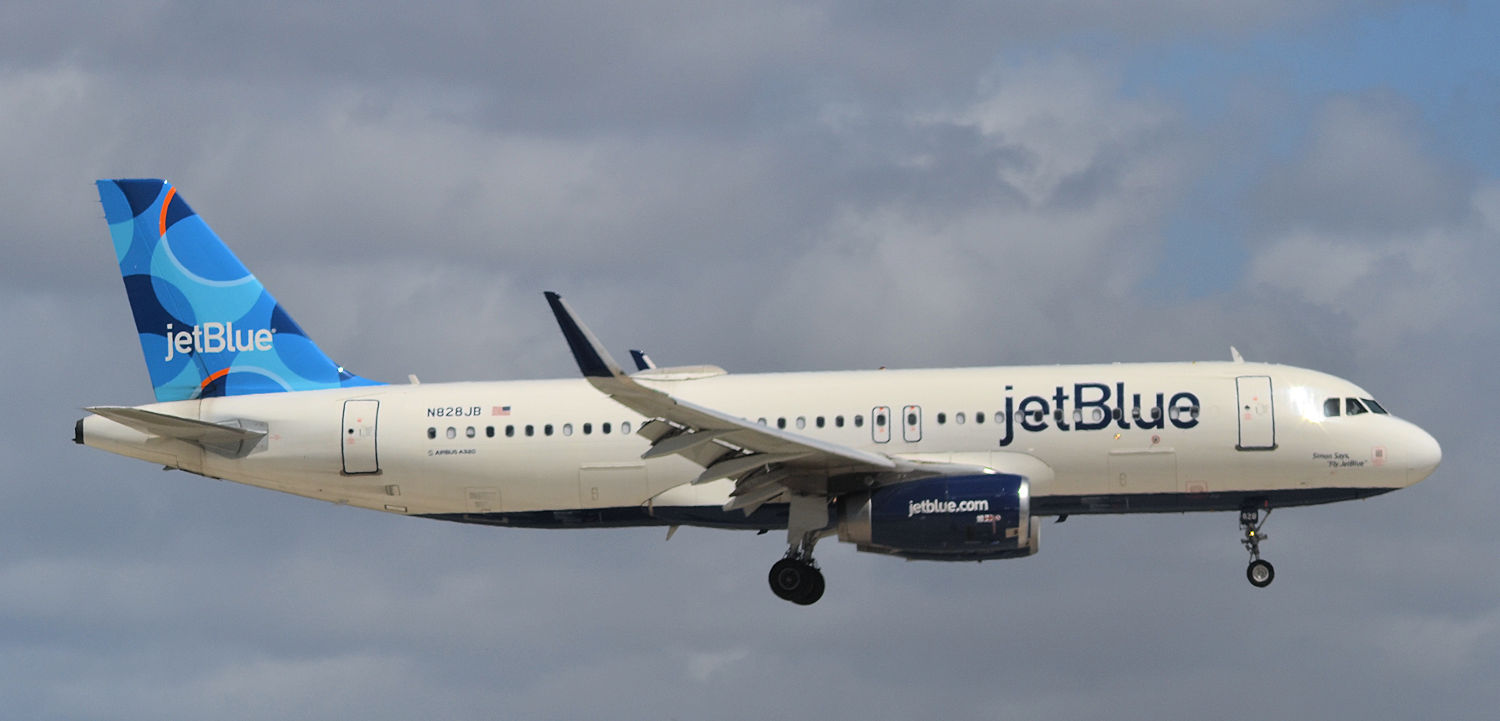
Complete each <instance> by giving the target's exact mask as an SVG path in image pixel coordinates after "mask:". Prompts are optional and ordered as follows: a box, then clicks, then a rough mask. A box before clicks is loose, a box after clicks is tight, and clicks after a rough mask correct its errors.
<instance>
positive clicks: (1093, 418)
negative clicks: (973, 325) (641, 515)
mask: <svg viewBox="0 0 1500 721" xmlns="http://www.w3.org/2000/svg"><path fill="white" fill-rule="evenodd" d="M1338 400H1339V399H1337V398H1331V399H1329V401H1328V403H1327V404H1324V409H1325V412H1328V413H1329V415H1332V416H1336V415H1338V407H1337V401H1338ZM1346 400H1348V401H1349V402H1350V403H1352V404H1356V405H1357V404H1358V403H1359V401H1358V400H1356V399H1354V398H1349V399H1346ZM1365 402H1366V403H1368V404H1369V406H1370V408H1371V409H1372V410H1374V412H1376V413H1385V409H1384V408H1381V407H1380V405H1379V404H1377V403H1375V401H1372V400H1366V401H1365ZM1329 404H1333V405H1329ZM1329 408H1332V411H1328V409H1329ZM1350 408H1351V410H1349V412H1348V415H1355V414H1356V413H1363V412H1365V411H1364V409H1363V407H1360V409H1359V410H1354V409H1353V408H1354V406H1350ZM1377 409H1378V410H1377ZM1199 410H1200V409H1199V407H1198V406H1196V405H1193V406H1174V407H1172V408H1169V409H1168V410H1167V412H1168V413H1171V414H1174V415H1175V417H1176V418H1177V419H1179V420H1186V419H1192V420H1197V419H1198V414H1199ZM1089 411H1090V413H1089V416H1090V417H1089V421H1090V422H1092V423H1098V422H1100V421H1103V420H1104V411H1103V409H1100V408H1091V409H1089ZM1147 413H1148V414H1149V415H1150V417H1151V420H1153V421H1154V420H1157V419H1160V418H1161V413H1162V409H1161V408H1158V407H1156V406H1152V407H1151V408H1150V409H1148V411H1147ZM1030 415H1031V420H1032V421H1033V422H1036V423H1040V422H1042V420H1043V419H1044V418H1045V417H1046V414H1044V413H1042V412H1041V411H1033V412H1032V413H1031V414H1030ZM1123 415H1124V413H1123V412H1122V411H1121V409H1119V408H1114V409H1112V410H1111V412H1110V417H1111V418H1113V419H1114V420H1117V421H1118V420H1120V418H1122V417H1123ZM1141 415H1142V414H1141V409H1140V408H1131V409H1130V416H1131V418H1134V419H1135V420H1140V419H1141ZM906 416H907V417H906V424H907V425H909V426H915V425H917V422H918V420H919V419H918V418H917V414H916V412H915V411H908V412H907V414H906ZM968 418H969V417H968V416H967V415H966V414H965V413H964V412H963V411H959V412H957V413H954V414H953V423H954V424H955V425H960V426H961V425H964V424H965V423H967V422H968ZM986 419H992V420H993V421H994V422H995V423H1004V422H1005V413H1004V412H1003V411H995V412H994V413H986V412H985V411H979V412H976V413H975V414H974V422H975V423H984V422H985V420H986ZM1052 419H1053V420H1054V421H1061V420H1062V419H1063V411H1062V409H1057V410H1054V411H1052ZM830 420H831V421H832V423H831V425H832V426H833V427H834V428H843V427H844V426H845V425H846V422H845V421H846V419H845V417H844V416H842V415H836V416H834V417H833V418H832V419H829V418H828V417H827V416H814V417H813V419H812V425H813V426H814V427H815V428H827V427H828V426H829V425H830ZM871 420H872V422H873V423H874V424H875V427H876V428H884V427H885V425H886V423H887V422H888V419H887V418H886V414H885V413H884V412H879V411H877V412H876V413H874V414H873V415H872V416H871ZM936 420H937V423H938V425H940V426H941V425H946V424H947V423H948V414H947V413H946V412H941V411H940V412H939V413H938V414H937V416H936ZM848 421H849V422H850V424H852V425H853V426H854V427H855V428H863V427H864V425H865V417H864V415H862V414H855V415H853V416H852V417H850V418H849V419H848ZM1083 421H1084V412H1083V409H1082V408H1075V409H1073V422H1074V423H1082V422H1083ZM756 422H757V423H759V424H761V425H763V426H767V425H770V420H769V419H767V418H758V419H756ZM807 424H808V419H807V416H797V417H796V418H794V419H792V421H791V425H792V426H793V427H794V428H796V429H797V430H804V429H806V428H807ZM787 425H788V423H787V419H786V417H784V416H783V417H781V418H777V419H776V427H777V428H780V429H782V430H785V429H786V427H787ZM518 430H519V432H520V433H521V434H522V435H524V436H525V437H527V438H530V437H533V436H535V435H536V432H537V428H536V426H533V425H529V424H528V425H525V426H521V427H519V429H518V428H517V426H514V425H508V426H505V431H504V432H505V437H506V438H512V437H514V436H515V435H516V433H517V432H518ZM556 430H559V429H555V428H554V427H553V425H552V424H551V423H548V424H545V425H543V426H542V427H541V432H542V435H544V436H551V435H553V433H554V431H556ZM579 430H581V431H582V432H583V435H586V436H588V435H593V433H594V424H592V423H584V424H582V425H581V426H579ZM613 430H614V427H613V426H611V425H610V424H609V423H601V424H599V433H600V434H603V435H609V434H610V433H611V432H612V431H613ZM560 431H561V433H562V435H564V436H571V435H573V424H572V423H564V424H562V426H561V428H560ZM619 431H620V434H621V435H628V434H629V433H630V421H625V422H622V423H621V424H620V426H619ZM458 433H459V431H458V428H457V427H455V426H448V428H447V429H446V430H445V431H444V435H445V436H447V437H448V438H449V439H454V438H457V437H458ZM463 434H464V437H466V438H475V437H477V436H478V434H479V431H478V429H477V428H476V427H474V426H469V427H467V428H465V429H464V431H463ZM437 436H438V429H437V428H435V427H429V428H428V429H427V438H428V439H436V438H437ZM484 436H485V437H486V438H494V437H495V426H485V429H484Z"/></svg>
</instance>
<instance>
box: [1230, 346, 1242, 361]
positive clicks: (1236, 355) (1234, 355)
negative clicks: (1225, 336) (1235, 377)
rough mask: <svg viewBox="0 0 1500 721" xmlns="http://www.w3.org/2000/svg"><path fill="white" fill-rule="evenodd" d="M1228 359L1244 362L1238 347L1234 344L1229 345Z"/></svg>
mask: <svg viewBox="0 0 1500 721" xmlns="http://www.w3.org/2000/svg"><path fill="white" fill-rule="evenodd" d="M1229 359H1230V360H1232V361H1234V362H1235V363H1244V362H1245V357H1244V356H1242V355H1240V349H1238V348H1236V347H1234V346H1229Z"/></svg>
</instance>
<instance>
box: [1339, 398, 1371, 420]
mask: <svg viewBox="0 0 1500 721" xmlns="http://www.w3.org/2000/svg"><path fill="white" fill-rule="evenodd" d="M1364 412H1366V411H1365V404H1363V403H1360V402H1359V399H1358V398H1345V399H1344V415H1346V416H1357V415H1359V414H1361V413H1364Z"/></svg>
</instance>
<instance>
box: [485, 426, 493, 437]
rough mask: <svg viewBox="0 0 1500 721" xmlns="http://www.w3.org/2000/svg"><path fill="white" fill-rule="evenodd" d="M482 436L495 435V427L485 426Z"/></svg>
mask: <svg viewBox="0 0 1500 721" xmlns="http://www.w3.org/2000/svg"><path fill="white" fill-rule="evenodd" d="M484 437H485V438H494V437H495V427H494V426H485V427H484Z"/></svg>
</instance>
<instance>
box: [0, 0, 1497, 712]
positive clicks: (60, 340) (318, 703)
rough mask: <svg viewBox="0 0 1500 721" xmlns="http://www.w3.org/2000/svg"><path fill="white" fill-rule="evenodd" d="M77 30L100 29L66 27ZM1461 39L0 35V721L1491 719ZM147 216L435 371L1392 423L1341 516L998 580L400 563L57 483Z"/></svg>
mask: <svg viewBox="0 0 1500 721" xmlns="http://www.w3.org/2000/svg"><path fill="white" fill-rule="evenodd" d="M101 5H102V6H101ZM1497 34H1500V11H1497V10H1496V9H1495V6H1493V5H1491V4H1480V3H1477V2H1474V3H1468V2H1462V1H1460V0H1454V1H1453V2H1442V3H1420V2H1396V1H1394V0H1393V1H1390V2H1378V3H1354V2H1337V1H1334V0H1326V1H1313V2H1308V1H1305V0H1303V1H1299V2H1282V1H1280V0H1269V1H1268V0H1259V1H1257V2H1229V1H1224V2H1184V1H1182V0H1147V1H1145V2H1139V3H1130V4H1125V3H1115V2H1107V1H1103V0H1060V1H1058V2H1051V3H1031V2H1003V3H1002V2H976V3H964V2H932V3H890V2H872V3H852V2H851V3H840V2H826V3H778V2H757V3H717V2H694V3H681V4H679V3H675V2H642V3H630V4H628V5H622V4H618V3H601V4H597V5H595V4H589V3H580V4H573V3H568V4H564V3H530V4H518V5H517V6H515V7H500V6H497V5H496V4H493V3H482V2H449V3H439V4H436V6H429V5H427V4H422V5H418V4H404V3H402V4H397V3H379V2H372V3H350V4H347V5H343V4H333V3H330V4H308V3H300V2H285V3H259V4H257V3H239V4H233V5H232V6H230V5H225V4H215V3H180V2H173V1H171V0H156V1H154V2H144V1H141V2H119V3H107V4H99V3H84V2H70V1H66V0H64V1H60V2H50V3H30V2H12V3H6V4H4V5H3V6H0V161H3V163H4V166H5V168H6V169H7V171H8V172H5V173H3V174H0V213H3V217H4V218H5V223H4V230H3V244H0V249H3V250H0V253H3V255H0V259H3V262H0V307H3V309H4V310H3V312H0V332H3V336H4V337H5V338H6V339H7V340H6V342H5V344H4V346H3V347H0V363H3V368H4V371H5V372H4V374H3V377H4V380H3V381H0V383H3V384H4V385H3V392H0V398H3V400H4V406H5V407H6V408H7V409H8V410H9V411H10V412H9V413H6V414H4V418H3V420H0V458H3V459H4V465H5V468H6V470H5V471H4V473H3V481H0V499H3V504H0V708H4V709H5V715H6V716H7V717H13V718H26V719H38V720H42V719H103V718H108V719H151V720H152V721H162V720H175V719H202V718H215V719H250V718H283V719H302V718H307V719H321V718H360V719H367V720H380V719H408V718H413V717H423V718H452V719H480V718H484V719H490V718H541V719H551V718H556V719H566V718H582V717H599V716H607V717H609V718H620V719H695V718H746V719H759V718H792V717H798V718H829V719H870V718H889V717H921V718H996V717H1003V718H1018V719H1033V718H1074V719H1118V718H1152V719H1201V718H1205V717H1220V716H1223V715H1224V714H1225V713H1227V712H1234V713H1237V714H1240V715H1248V716H1251V717H1260V716H1264V717H1268V718H1289V719H1302V718H1306V719H1323V718H1330V717H1342V718H1359V717H1371V718H1422V719H1426V718H1448V719H1492V718H1494V713H1495V711H1494V709H1495V708H1496V707H1497V706H1500V687H1497V685H1496V683H1495V671H1496V668H1497V667H1500V574H1497V570H1500V562H1497V560H1496V559H1497V556H1500V554H1497V549H1500V544H1497V542H1496V540H1495V533H1494V527H1495V516H1494V514H1495V509H1496V508H1500V490H1497V485H1496V483H1495V482H1494V475H1495V474H1494V472H1493V469H1492V470H1490V471H1486V470H1485V468H1484V464H1485V463H1486V461H1485V460H1484V458H1486V456H1485V454H1484V453H1483V452H1481V451H1483V449H1484V448H1486V447H1490V448H1493V447H1494V445H1495V444H1494V440H1493V435H1494V428H1495V424H1496V421H1495V420H1494V414H1493V413H1492V412H1491V411H1490V409H1489V405H1490V401H1489V399H1491V398H1497V397H1500V376H1497V375H1496V373H1495V372H1494V371H1493V369H1492V366H1493V363H1494V359H1495V358H1496V357H1497V356H1500V321H1497V319H1496V312H1495V309H1496V308H1497V307H1500V284H1497V283H1496V281H1495V277H1496V275H1497V271H1500V132H1497V128H1500V55H1497V53H1496V50H1495V41H1494V39H1495V37H1496V35H1497ZM121 176H127V177H139V176H147V177H151V176H157V177H166V178H169V179H171V180H173V181H174V182H175V183H177V184H178V185H179V186H180V187H181V188H182V192H183V195H184V197H186V198H188V199H189V200H190V202H191V203H192V205H193V207H194V209H196V210H197V211H198V212H199V213H200V214H202V215H204V216H205V218H207V219H208V220H209V221H210V222H211V223H212V224H213V225H214V226H215V228H216V229H217V230H218V232H219V233H220V235H222V236H223V237H225V238H226V239H227V240H228V241H229V242H230V243H231V245H232V246H233V247H234V248H235V249H236V251H237V252H238V254H239V255H240V257H241V258H242V259H243V260H244V261H245V262H246V264H247V265H249V266H250V267H251V268H252V269H254V270H255V271H256V273H257V275H259V276H260V277H261V278H262V280H264V281H265V282H266V283H267V285H268V286H269V287H271V288H272V289H273V291H274V292H275V293H276V294H277V296H278V297H279V299H280V300H281V301H282V303H283V304H284V305H286V306H287V307H289V308H290V309H292V311H293V312H294V313H295V315H296V316H297V318H298V320H299V321H300V322H301V324H302V325H303V326H304V328H306V329H307V330H308V332H309V333H310V334H311V335H313V336H314V337H316V338H317V339H318V340H319V341H320V343H321V345H322V346H323V347H324V348H325V349H326V350H328V352H329V353H330V354H331V355H333V356H334V357H336V358H338V359H339V360H340V361H341V362H343V363H344V364H346V365H347V366H349V367H350V368H351V369H353V370H356V371H357V372H359V373H361V374H362V375H366V376H369V377H373V378H381V379H389V380H400V379H404V378H405V376H406V374H408V373H416V374H418V375H419V376H421V377H422V379H423V380H424V381H427V382H433V381H442V380H469V379H508V378H544V377H556V376H569V375H571V374H572V373H573V372H574V367H573V366H572V365H571V360H570V358H569V356H568V354H567V350H566V346H565V344H564V342H563V340H562V338H561V337H560V335H559V334H558V332H557V330H556V328H555V326H554V325H553V322H552V320H551V318H550V315H549V313H548V312H547V309H546V306H545V303H544V302H543V300H542V296H541V291H543V290H548V289H551V290H558V291H561V292H563V293H564V294H566V295H568V296H569V298H570V300H571V302H572V303H573V305H574V306H575V307H576V308H577V309H578V310H579V311H580V312H581V313H583V314H584V316H585V317H586V318H587V319H588V321H589V323H590V324H591V325H592V326H593V327H594V329H595V330H596V331H597V332H598V333H599V334H600V335H601V337H602V338H603V339H604V341H605V342H606V343H607V344H609V345H610V346H611V348H612V349H613V350H615V351H616V352H617V353H620V354H623V351H624V350H625V349H627V348H629V347H636V346H642V347H645V348H647V349H649V350H650V351H651V353H652V354H653V356H654V357H655V358H656V359H657V360H658V361H659V362H664V363H668V364H688V363H716V364H719V365H722V366H724V367H726V368H728V369H730V370H731V372H754V371H772V370H800V369H835V368H869V367H876V366H881V365H886V366H893V367H896V366H907V367H920V366H948V365H986V364H1011V363H1017V364H1019V363H1058V362H1098V361H1115V360H1119V361H1133V360H1192V359H1227V358H1228V354H1229V346H1230V345H1231V344H1234V345H1236V346H1237V347H1238V348H1239V349H1240V350H1241V351H1242V352H1243V353H1244V354H1245V355H1246V356H1247V357H1249V358H1251V359H1254V360H1272V361H1277V362H1283V363H1288V364H1293V365H1299V366H1308V367H1314V368H1318V369H1321V370H1325V371H1328V372H1331V373H1334V374H1337V375H1340V376H1344V377H1347V378H1350V379H1351V380H1353V381H1355V382H1357V383H1359V384H1361V385H1363V386H1365V387H1366V388H1368V389H1370V390H1371V391H1372V392H1373V393H1374V394H1376V396H1377V397H1378V398H1380V399H1381V400H1382V401H1383V402H1384V403H1385V404H1386V405H1387V406H1388V407H1389V408H1391V409H1392V410H1393V411H1394V412H1395V413H1397V414H1398V415H1401V416H1404V417H1406V418H1409V419H1411V420H1413V421H1415V422H1417V423H1418V424H1419V425H1422V426H1424V427H1425V428H1427V429H1428V430H1430V431H1431V432H1432V433H1433V434H1434V435H1435V436H1437V438H1438V439H1439V440H1440V441H1441V442H1442V444H1443V447H1444V455H1445V461H1444V464H1443V466H1442V468H1441V469H1440V470H1439V471H1438V472H1437V474H1436V475H1434V476H1433V477H1432V478H1430V479H1428V480H1427V481H1425V482H1424V483H1422V484H1419V485H1418V486H1415V487H1413V488H1409V489H1406V490H1403V491H1401V492H1399V493H1395V494H1390V495H1387V496H1383V497H1380V498H1376V499H1372V500H1368V501H1363V502H1355V503H1346V504H1339V505H1333V506H1325V507H1313V508H1303V509H1291V510H1285V511H1282V512H1280V513H1277V514H1276V515H1275V517H1274V518H1273V520H1272V522H1271V524H1270V526H1269V527H1268V531H1269V533H1270V536H1271V540H1270V541H1269V542H1268V543H1267V544H1266V547H1265V551H1266V555H1267V557H1268V558H1269V559H1271V560H1273V561H1274V562H1275V563H1276V567H1277V570H1278V581H1277V583H1276V584H1275V585H1274V586H1273V587H1271V588H1268V589H1265V590H1260V591H1257V590H1254V589H1252V588H1250V587H1249V586H1248V585H1247V584H1246V583H1245V580H1244V563H1245V558H1244V552H1243V550H1242V549H1241V548H1240V547H1239V544H1238V536H1237V530H1236V528H1235V517H1234V516H1233V515H1232V514H1208V515H1196V516H1162V517H1099V518H1074V519H1073V520H1071V521H1070V522H1069V523H1067V524H1066V525H1063V526H1048V527H1047V528H1045V529H1044V532H1043V541H1042V552H1041V553H1040V555H1038V556H1036V557H1034V558H1029V559H1024V560H1017V561H1006V562H996V563H986V564H983V565H981V566H975V565H969V564H963V565H949V564H930V563H927V564H924V563H903V562H900V561H898V560H893V559H889V558H884V557H871V556H866V555H863V554H856V553H855V552H854V551H853V550H852V549H851V548H848V547H843V546H839V545H837V544H834V543H831V542H828V543H825V544H823V545H822V546H820V548H819V551H820V553H819V556H820V560H821V562H822V564H823V566H824V568H825V571H826V573H827V575H828V579H829V591H828V594H827V596H825V598H824V599H823V600H822V601H821V602H820V603H819V604H818V605H816V606H813V607H810V608H805V609H804V608H797V607H793V606H791V605H789V604H787V603H784V602H782V601H779V600H777V599H775V598H774V597H773V596H772V595H771V594H770V593H769V591H768V590H767V588H766V583H765V571H766V568H767V567H768V566H769V564H770V563H771V562H772V561H773V560H775V559H776V558H777V557H779V556H780V554H781V552H782V550H783V545H782V543H783V541H782V539H781V538H780V537H779V536H777V535H776V534H769V535H766V536H754V535H751V534H736V533H724V532H714V531H706V530H695V529H684V530H682V531H681V532H680V533H678V534H677V535H676V536H675V537H674V538H673V539H672V541H671V542H670V543H664V542H663V535H664V533H663V532H662V531H660V530H659V529H640V530H609V531H580V532H548V531H528V530H495V529H486V528H479V527H465V526H459V525H452V524H442V523H435V522H427V521H418V520H412V519H406V518H400V517H396V516H390V515H385V514H377V513H370V512H366V511H358V510H354V509H349V508H342V507H335V506H332V505H327V504H322V503H317V502H312V501H307V500H303V499H297V498H293V497H290V496H282V495H279V494H275V493H271V492H267V491H262V490H257V489H252V488H246V487H241V486H237V485H235V484H231V483H220V482H214V481H209V480H206V479H203V478H199V477H196V476H191V475H188V474H184V473H164V472H162V471H161V470H159V469H157V468H155V467H152V466H150V465H148V464H143V463H140V462H136V461H130V460H127V459H123V458H119V457H115V456H110V455H108V454H105V453H102V452H99V451H95V450H92V449H85V448H78V447H75V446H73V445H72V444H71V443H70V442H69V440H70V437H71V434H72V425H73V421H74V420H76V419H77V418H78V417H79V416H80V415H81V411H80V410H79V409H80V408H81V407H82V406H84V405H92V404H135V403H143V402H147V401H149V400H150V399H151V393H150V387H149V384H148V383H147V378H146V373H145V369H144V367H143V364H142V362H141V359H140V357H139V353H138V345H137V343H136V340H135V337H134V332H133V330H132V329H131V325H130V315H129V311H128V308H127V306H126V305H125V298H124V293H123V290H122V288H121V284H120V281H119V279H118V271H117V268H116V266H115V264H114V261H113V258H112V256H111V253H110V251H109V247H110V246H109V241H108V234H107V231H106V229H105V227H104V224H103V218H102V216H103V214H102V211H101V209H100V207H99V204H98V201H97V196H96V195H95V194H94V190H93V188H92V186H91V181H92V180H93V179H95V178H99V177H121Z"/></svg>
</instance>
